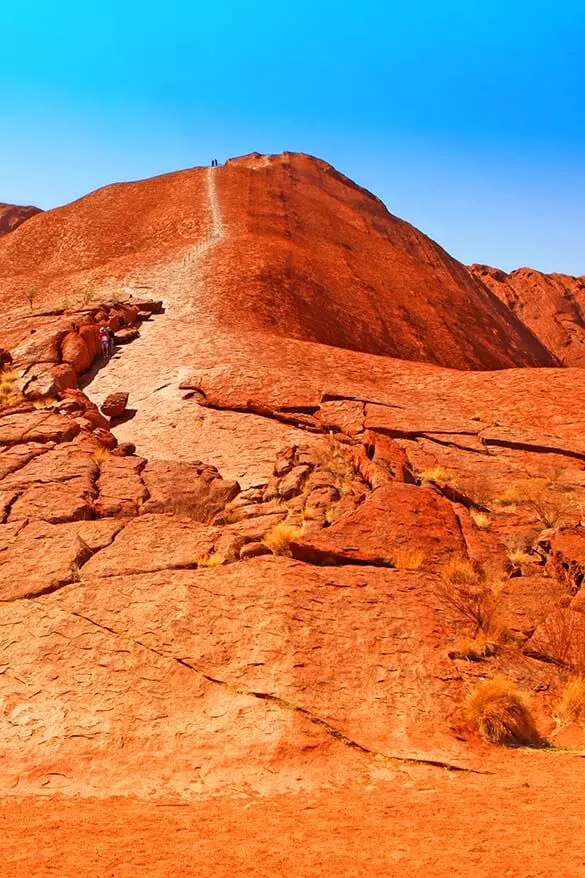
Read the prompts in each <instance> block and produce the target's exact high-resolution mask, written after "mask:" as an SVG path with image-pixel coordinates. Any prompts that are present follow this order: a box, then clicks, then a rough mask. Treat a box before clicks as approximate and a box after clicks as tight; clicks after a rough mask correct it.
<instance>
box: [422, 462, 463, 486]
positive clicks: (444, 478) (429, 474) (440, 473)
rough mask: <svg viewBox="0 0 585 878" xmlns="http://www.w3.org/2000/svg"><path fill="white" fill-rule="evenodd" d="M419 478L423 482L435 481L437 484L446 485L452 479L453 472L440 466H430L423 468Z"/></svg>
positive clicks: (453, 476)
mask: <svg viewBox="0 0 585 878" xmlns="http://www.w3.org/2000/svg"><path fill="white" fill-rule="evenodd" d="M419 478H420V480H421V481H423V482H435V483H436V484H437V485H448V484H449V483H450V482H452V481H454V479H455V473H452V472H451V471H450V470H448V469H444V468H443V467H442V466H432V467H429V469H425V470H423V472H422V473H419Z"/></svg>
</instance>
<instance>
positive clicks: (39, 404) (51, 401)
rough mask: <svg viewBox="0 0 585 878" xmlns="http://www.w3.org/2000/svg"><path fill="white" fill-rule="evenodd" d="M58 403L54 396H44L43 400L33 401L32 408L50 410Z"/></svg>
mask: <svg viewBox="0 0 585 878" xmlns="http://www.w3.org/2000/svg"><path fill="white" fill-rule="evenodd" d="M58 402H59V400H58V399H56V398H55V397H54V396H45V397H44V399H35V400H34V401H33V407H34V408H35V409H52V408H53V406H54V405H57V403H58Z"/></svg>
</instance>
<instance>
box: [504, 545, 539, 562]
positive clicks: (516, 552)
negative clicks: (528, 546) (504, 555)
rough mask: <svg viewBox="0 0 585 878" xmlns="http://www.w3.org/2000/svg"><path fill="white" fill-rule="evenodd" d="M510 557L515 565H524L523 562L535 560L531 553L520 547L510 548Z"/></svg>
mask: <svg viewBox="0 0 585 878" xmlns="http://www.w3.org/2000/svg"><path fill="white" fill-rule="evenodd" d="M508 558H509V559H510V561H511V562H512V564H513V565H514V567H522V565H523V564H530V563H531V562H532V561H534V558H533V557H532V555H529V554H528V552H525V551H524V549H520V548H516V549H510V551H509V552H508Z"/></svg>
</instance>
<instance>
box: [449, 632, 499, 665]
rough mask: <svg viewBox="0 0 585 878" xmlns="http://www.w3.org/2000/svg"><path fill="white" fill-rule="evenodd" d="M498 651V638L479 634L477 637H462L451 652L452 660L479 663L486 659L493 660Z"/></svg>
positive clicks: (492, 635)
mask: <svg viewBox="0 0 585 878" xmlns="http://www.w3.org/2000/svg"><path fill="white" fill-rule="evenodd" d="M497 651H498V637H497V632H496V635H495V636H494V634H492V633H491V632H490V634H489V635H488V634H484V633H483V632H482V631H480V632H479V634H477V635H476V636H475V637H460V638H459V639H458V640H457V641H456V642H455V643H454V644H453V647H452V648H451V649H450V650H449V658H451V659H467V660H469V661H473V662H479V661H481V660H482V659H484V658H491V657H492V656H494V655H495V654H496V653H497Z"/></svg>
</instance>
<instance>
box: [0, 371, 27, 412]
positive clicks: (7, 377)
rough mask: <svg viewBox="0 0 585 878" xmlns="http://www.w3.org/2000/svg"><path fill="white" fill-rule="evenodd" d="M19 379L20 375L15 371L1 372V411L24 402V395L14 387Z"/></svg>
mask: <svg viewBox="0 0 585 878" xmlns="http://www.w3.org/2000/svg"><path fill="white" fill-rule="evenodd" d="M17 378H18V374H17V373H16V372H15V371H14V370H13V369H3V370H2V371H0V409H3V408H7V407H8V406H10V405H18V403H19V402H23V401H24V397H23V395H22V394H21V393H20V392H19V391H17V390H16V388H15V386H14V385H15V383H16V379H17Z"/></svg>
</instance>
